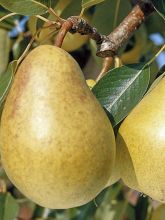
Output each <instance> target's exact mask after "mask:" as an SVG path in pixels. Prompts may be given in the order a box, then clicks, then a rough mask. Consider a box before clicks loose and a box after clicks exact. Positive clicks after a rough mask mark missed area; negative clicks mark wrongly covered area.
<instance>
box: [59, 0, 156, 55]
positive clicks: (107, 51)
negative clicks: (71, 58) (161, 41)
mask: <svg viewBox="0 0 165 220" xmlns="http://www.w3.org/2000/svg"><path fill="white" fill-rule="evenodd" d="M153 11H154V7H153V5H152V3H151V1H150V0H138V2H137V4H136V5H135V6H134V7H133V9H132V11H131V12H130V13H129V14H128V15H127V17H126V18H125V19H124V20H123V21H122V22H121V23H120V24H119V26H118V27H117V28H115V29H114V31H113V32H111V33H110V34H109V35H108V36H105V35H103V34H101V33H99V32H98V30H97V29H96V28H95V27H92V26H90V25H89V24H88V22H87V21H86V20H84V19H83V18H82V17H80V16H71V17H69V18H68V19H67V20H66V21H65V22H63V24H62V28H61V31H60V32H59V35H57V39H56V41H55V44H56V45H62V42H63V39H64V37H65V35H66V33H67V31H70V32H71V33H80V34H82V35H88V36H89V37H90V38H91V39H93V40H95V41H96V44H97V53H96V54H97V56H99V57H102V58H105V57H111V56H112V57H113V56H115V55H116V54H117V52H118V50H119V49H120V48H121V47H122V46H123V45H124V44H125V43H126V42H127V41H128V40H129V38H130V37H131V36H132V35H133V34H134V32H135V31H136V30H137V28H138V27H139V26H140V25H141V24H142V23H143V22H144V20H145V18H146V17H147V16H148V15H150V14H151V13H152V12H153ZM65 23H66V24H65Z"/></svg>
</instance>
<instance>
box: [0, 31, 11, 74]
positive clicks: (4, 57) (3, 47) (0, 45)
mask: <svg viewBox="0 0 165 220" xmlns="http://www.w3.org/2000/svg"><path fill="white" fill-rule="evenodd" d="M9 52H10V38H9V36H8V32H7V31H6V30H4V29H0V75H1V74H2V73H3V72H4V71H5V70H6V68H7V64H8V61H9Z"/></svg>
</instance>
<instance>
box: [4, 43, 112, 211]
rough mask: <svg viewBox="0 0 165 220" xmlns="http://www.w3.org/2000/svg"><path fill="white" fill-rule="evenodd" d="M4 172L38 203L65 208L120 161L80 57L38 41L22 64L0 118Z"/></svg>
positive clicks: (100, 183)
mask: <svg viewBox="0 0 165 220" xmlns="http://www.w3.org/2000/svg"><path fill="white" fill-rule="evenodd" d="M0 135H1V141H2V144H1V145H2V146H1V156H2V163H3V166H4V168H5V170H6V173H7V175H8V176H9V178H10V179H11V181H12V182H13V183H14V184H15V185H16V186H17V187H18V189H19V190H20V191H21V192H22V193H23V194H25V195H26V196H27V197H28V198H30V199H31V200H33V201H34V202H36V203H37V204H39V205H41V206H44V207H48V208H52V209H65V208H71V207H75V206H80V205H83V204H85V203H87V202H89V201H90V200H92V199H93V198H94V197H95V196H96V195H97V194H98V193H99V192H100V191H101V190H102V189H103V188H104V186H105V185H106V183H107V181H108V178H109V176H110V174H111V172H112V169H113V166H114V158H115V138H114V133H113V129H112V126H111V124H110V122H109V120H108V118H107V116H106V114H105V112H104V110H103V109H102V107H101V105H100V104H99V103H98V101H97V99H96V98H95V97H94V95H93V94H92V92H91V91H90V89H89V88H88V86H87V84H86V82H85V79H84V77H83V74H82V71H81V69H80V67H79V65H78V64H77V63H76V61H75V60H74V59H73V58H72V57H71V56H70V55H69V54H68V53H67V52H65V51H64V50H63V49H61V48H58V47H55V46H50V45H41V46H39V47H37V48H35V49H34V50H32V51H31V52H30V53H29V54H28V55H27V57H26V58H25V59H24V60H23V62H22V63H21V64H20V66H19V68H18V71H17V73H16V76H15V79H14V82H13V85H12V87H11V90H10V92H9V95H8V97H7V99H6V103H5V106H4V110H3V113H2V119H1V130H0Z"/></svg>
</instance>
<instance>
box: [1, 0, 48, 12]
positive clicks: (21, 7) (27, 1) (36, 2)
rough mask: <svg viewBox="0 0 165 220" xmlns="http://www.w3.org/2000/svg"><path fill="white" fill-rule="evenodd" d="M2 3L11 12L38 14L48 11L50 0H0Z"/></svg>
mask: <svg viewBox="0 0 165 220" xmlns="http://www.w3.org/2000/svg"><path fill="white" fill-rule="evenodd" d="M0 4H1V5H2V6H3V7H4V8H6V9H8V10H9V11H11V12H15V13H18V14H22V15H37V14H44V13H46V12H47V9H48V7H49V6H50V1H49V0H47V1H46V0H8V1H6V0H0Z"/></svg>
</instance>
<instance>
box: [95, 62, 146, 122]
mask: <svg viewBox="0 0 165 220" xmlns="http://www.w3.org/2000/svg"><path fill="white" fill-rule="evenodd" d="M149 80H150V68H149V67H144V65H143V64H131V65H128V66H122V67H120V68H116V69H113V70H111V71H109V72H108V73H107V75H106V76H105V77H103V78H102V79H101V80H100V81H99V82H98V83H97V84H96V85H95V86H94V88H93V89H92V91H93V93H94V94H95V96H96V97H97V99H98V100H99V101H100V103H101V104H102V106H103V107H104V108H105V109H106V110H107V111H108V112H109V113H110V116H111V118H112V123H113V126H116V125H117V124H118V123H119V122H121V121H122V120H123V119H124V118H125V117H126V116H127V115H128V114H129V112H130V111H131V110H132V109H133V108H134V107H135V106H136V104H138V102H139V101H140V100H141V99H142V97H143V95H144V94H145V92H146V90H147V88H148V85H149Z"/></svg>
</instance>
